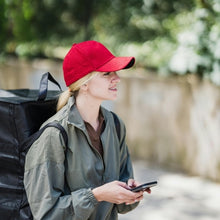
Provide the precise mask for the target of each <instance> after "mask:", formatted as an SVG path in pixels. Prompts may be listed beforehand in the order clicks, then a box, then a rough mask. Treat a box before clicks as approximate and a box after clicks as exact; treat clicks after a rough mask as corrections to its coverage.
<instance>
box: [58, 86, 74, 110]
mask: <svg viewBox="0 0 220 220" xmlns="http://www.w3.org/2000/svg"><path fill="white" fill-rule="evenodd" d="M70 96H72V92H71V91H70V90H69V89H67V90H66V91H64V92H62V93H61V94H60V96H59V99H58V102H57V112H58V111H59V110H60V109H61V108H63V107H64V106H65V105H66V104H67V102H68V99H69V97H70Z"/></svg>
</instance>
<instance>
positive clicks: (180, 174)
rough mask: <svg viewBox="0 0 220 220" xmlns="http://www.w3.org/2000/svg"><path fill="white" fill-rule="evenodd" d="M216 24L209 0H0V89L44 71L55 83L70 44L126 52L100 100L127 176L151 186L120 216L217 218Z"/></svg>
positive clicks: (28, 83) (219, 12)
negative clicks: (122, 130) (108, 94)
mask: <svg viewBox="0 0 220 220" xmlns="http://www.w3.org/2000/svg"><path fill="white" fill-rule="evenodd" d="M219 21H220V1H219V0H179V1H175V0H111V1H109V0H102V1H96V0H81V1H77V0H62V1H59V0H42V1H31V0H22V1H16V0H0V89H17V88H32V89H33V88H34V89H35V88H38V86H39V81H40V78H41V75H42V74H43V73H44V72H48V71H49V72H51V74H52V75H53V76H54V77H55V78H56V79H57V80H58V81H59V82H60V84H61V86H62V88H63V89H64V90H65V89H66V88H65V84H64V82H63V78H62V60H63V58H64V56H65V54H66V53H67V51H68V50H69V48H70V47H71V45H72V44H73V43H75V42H81V41H84V40H90V39H93V40H97V41H100V42H101V43H103V44H104V45H106V46H107V47H108V48H109V49H110V50H111V51H112V52H113V53H114V54H115V55H117V56H135V57H136V64H135V67H134V68H132V69H131V70H126V71H125V70H123V71H121V72H120V73H119V74H120V76H121V83H120V86H119V97H118V99H117V101H116V102H114V103H109V102H107V103H104V105H105V106H106V108H109V109H111V110H114V111H115V112H117V113H118V115H119V116H120V117H121V118H122V119H123V120H124V121H125V124H126V126H127V142H128V145H129V149H130V153H131V156H132V159H133V161H134V169H135V174H136V178H137V179H138V180H139V181H140V182H145V181H149V180H154V179H157V180H158V182H159V184H158V186H157V187H154V189H152V191H153V192H152V194H151V195H149V196H148V195H146V196H145V198H144V201H143V202H142V203H141V205H140V206H139V207H138V208H137V209H136V210H134V211H133V212H131V213H129V214H127V215H125V216H124V215H122V216H120V219H133V218H135V217H139V218H138V219H149V218H150V217H151V218H153V219H155V220H159V219H163V220H166V219H167V220H174V219H175V220H176V219H178V220H181V219H183V220H188V219H195V218H196V219H201V220H209V219H219V217H220V210H219V208H218V206H217V204H220V203H219V202H220V22H219ZM55 88H56V87H53V86H51V89H55ZM174 207H175V208H174Z"/></svg>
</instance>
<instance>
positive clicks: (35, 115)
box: [0, 72, 121, 220]
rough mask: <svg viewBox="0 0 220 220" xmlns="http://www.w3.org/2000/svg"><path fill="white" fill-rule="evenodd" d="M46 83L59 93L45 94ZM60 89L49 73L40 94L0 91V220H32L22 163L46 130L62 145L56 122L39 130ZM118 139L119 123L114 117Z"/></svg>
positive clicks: (46, 92) (64, 135)
mask: <svg viewBox="0 0 220 220" xmlns="http://www.w3.org/2000/svg"><path fill="white" fill-rule="evenodd" d="M48 80H50V81H51V82H53V83H55V84H56V85H57V86H58V87H59V89H60V91H54V90H52V91H51V90H48ZM60 92H61V87H60V85H59V83H58V82H57V81H56V80H55V79H54V78H53V77H52V75H51V74H50V73H49V72H48V73H45V74H43V76H42V78H41V81H40V88H39V90H30V89H18V90H0V218H1V219H4V220H31V219H33V217H32V214H31V210H30V207H29V204H28V201H27V196H26V192H25V189H24V184H23V179H24V163H25V156H26V154H27V151H28V150H29V148H30V146H31V145H32V144H33V142H34V141H35V140H36V139H37V138H38V137H39V136H40V135H41V134H42V133H43V131H44V130H45V129H46V128H48V127H55V128H57V129H59V130H60V132H61V134H62V136H63V138H64V142H65V145H66V146H67V142H68V137H67V134H66V131H65V129H64V128H63V127H62V126H61V125H60V124H59V123H57V122H55V121H54V122H50V123H48V124H46V125H45V126H44V127H43V128H41V129H40V130H39V128H40V126H41V125H42V123H43V122H45V121H46V120H47V119H48V118H49V117H51V116H52V115H54V114H55V113H56V105H57V101H58V97H59V94H60ZM112 114H113V118H114V123H115V128H116V132H117V135H118V138H119V139H120V135H121V134H120V122H119V119H118V117H117V115H116V114H115V113H113V112H112Z"/></svg>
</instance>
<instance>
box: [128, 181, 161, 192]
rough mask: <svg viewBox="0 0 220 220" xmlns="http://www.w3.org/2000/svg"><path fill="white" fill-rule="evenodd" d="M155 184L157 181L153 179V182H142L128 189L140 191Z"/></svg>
mask: <svg viewBox="0 0 220 220" xmlns="http://www.w3.org/2000/svg"><path fill="white" fill-rule="evenodd" d="M156 185H157V181H153V182H149V183H144V184H142V185H140V186H137V187H135V188H132V189H130V190H131V191H132V192H140V191H143V190H145V189H148V188H151V187H153V186H156Z"/></svg>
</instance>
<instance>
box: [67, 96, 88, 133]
mask: <svg viewBox="0 0 220 220" xmlns="http://www.w3.org/2000/svg"><path fill="white" fill-rule="evenodd" d="M67 108H68V110H69V114H68V119H67V121H68V123H70V124H73V125H74V126H76V127H78V128H80V129H82V130H85V125H84V122H83V119H82V117H81V115H80V113H79V111H78V109H77V107H76V103H75V98H74V97H73V96H71V97H70V98H69V100H68V103H67Z"/></svg>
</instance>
